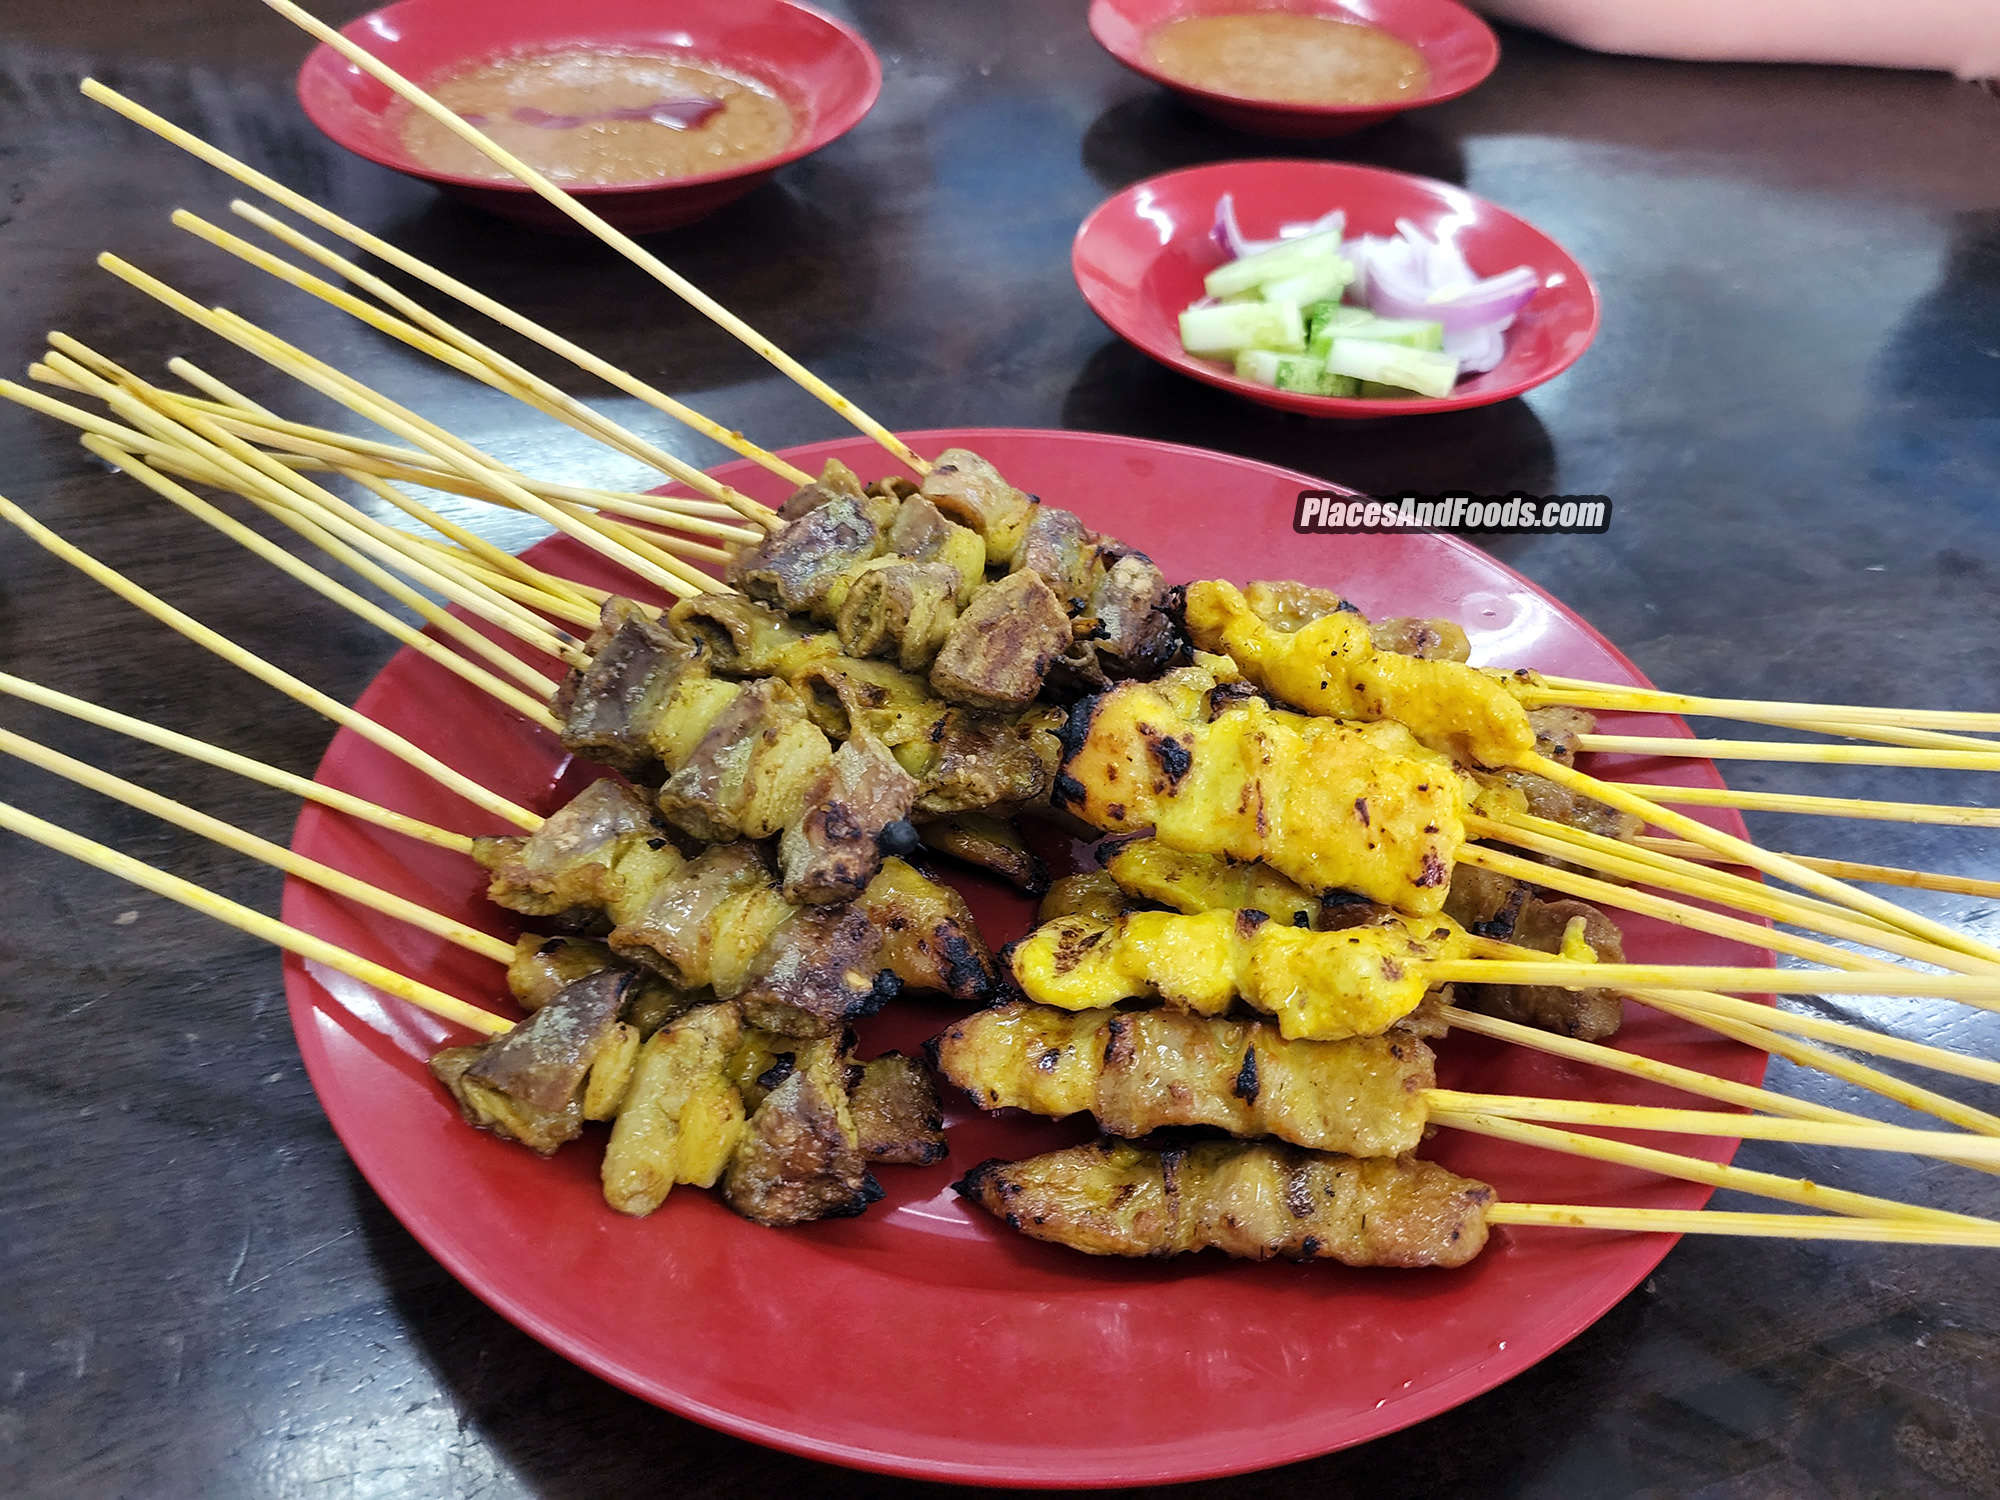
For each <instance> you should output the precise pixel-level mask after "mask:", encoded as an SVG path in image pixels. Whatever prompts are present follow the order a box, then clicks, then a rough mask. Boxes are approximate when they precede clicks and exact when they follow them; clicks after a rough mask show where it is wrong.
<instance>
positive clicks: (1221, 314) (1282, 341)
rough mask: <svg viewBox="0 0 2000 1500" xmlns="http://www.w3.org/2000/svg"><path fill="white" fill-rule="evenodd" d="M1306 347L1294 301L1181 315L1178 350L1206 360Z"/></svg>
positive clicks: (1223, 306) (1244, 304)
mask: <svg viewBox="0 0 2000 1500" xmlns="http://www.w3.org/2000/svg"><path fill="white" fill-rule="evenodd" d="M1305 346H1306V329H1305V324H1304V323H1303V322H1301V321H1300V319H1299V305H1298V303H1296V302H1225V303H1222V304H1221V305H1219V306H1216V307H1190V308H1189V309H1188V310H1187V311H1186V312H1184V313H1182V314H1181V347H1182V348H1183V349H1185V350H1187V352H1188V353H1190V354H1198V355H1201V356H1202V357H1203V358H1206V359H1234V358H1235V357H1236V356H1237V355H1238V354H1241V353H1242V352H1243V351H1244V350H1245V349H1275V350H1277V351H1278V352H1280V353H1291V354H1296V353H1298V352H1299V351H1300V350H1302V349H1304V348H1305Z"/></svg>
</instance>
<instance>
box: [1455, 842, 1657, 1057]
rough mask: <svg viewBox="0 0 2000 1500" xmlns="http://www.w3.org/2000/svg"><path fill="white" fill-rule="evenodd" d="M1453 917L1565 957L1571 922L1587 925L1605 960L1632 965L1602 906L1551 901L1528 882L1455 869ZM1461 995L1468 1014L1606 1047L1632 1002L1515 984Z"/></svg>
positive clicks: (1477, 987)
mask: <svg viewBox="0 0 2000 1500" xmlns="http://www.w3.org/2000/svg"><path fill="white" fill-rule="evenodd" d="M1445 911H1446V913H1447V914H1448V915H1450V916H1452V917H1455V918H1456V919H1457V920H1458V921H1459V922H1460V923H1461V924H1462V925H1463V926H1464V927H1465V928H1466V930H1467V931H1468V932H1473V933H1477V934H1478V935H1479V936H1481V937H1491V938H1497V939H1500V940H1501V941H1503V942H1512V943H1518V944H1519V945H1520V946H1522V947H1523V948H1532V949H1534V950H1536V951H1537V952H1540V953H1560V952H1561V951H1562V948H1563V937H1564V934H1565V933H1566V932H1567V931H1568V930H1569V925H1570V923H1571V922H1573V921H1578V920H1581V921H1582V923H1583V928H1582V936H1583V939H1584V941H1585V942H1587V943H1588V944H1589V945H1590V947H1591V951H1592V952H1594V953H1595V954H1596V955H1597V957H1598V960H1599V962H1602V963H1614V964H1615V963H1623V962H1624V961H1625V940H1624V935H1623V934H1622V933H1621V932H1620V931H1619V929H1618V924H1617V923H1616V922H1614V921H1613V920H1612V919H1611V918H1610V917H1609V916H1607V915H1606V914H1605V913H1604V912H1602V911H1600V910H1599V909H1598V908H1597V907H1595V906H1592V905H1590V904H1589V903H1587V902H1583V901H1574V900H1570V899H1568V898H1567V897H1558V898H1555V899H1548V898H1545V897H1543V896H1542V895H1540V894H1539V893H1537V892H1536V891H1535V890H1534V889H1533V888H1532V887H1530V886H1529V885H1527V884H1526V883H1525V882H1523V881H1519V880H1515V879H1513V878H1511V877H1510V876H1506V875H1498V874H1495V873H1494V872H1493V871H1491V870H1481V869H1478V868H1476V867H1475V866H1472V865H1460V866H1459V867H1458V868H1457V869H1456V870H1454V871H1453V872H1452V879H1451V898H1450V899H1449V900H1448V901H1447V902H1446V903H1445ZM1454 989H1455V990H1456V991H1457V994H1458V998H1459V1002H1460V1003H1461V1004H1463V1005H1464V1006H1465V1007H1466V1008H1467V1009H1468V1010H1476V1011H1479V1012H1481V1013H1483V1014H1485V1015H1489V1016H1498V1017H1499V1018H1500V1019H1501V1020H1503V1021H1514V1022H1518V1023H1519V1024H1520V1025H1523V1026H1533V1027H1535V1028H1537V1029H1538V1030H1541V1031H1553V1032H1556V1033H1558V1034H1560V1035H1563V1036H1573V1037H1576V1038H1578V1039H1579V1040H1581V1041H1586V1042H1596V1041H1602V1040H1603V1039H1604V1038H1606V1037H1608V1036H1610V1035H1612V1034H1613V1033H1615V1032H1616V1031H1617V1030H1618V1028H1619V1027H1620V1026H1621V1025H1623V1024H1624V1020H1625V1002H1624V998H1623V997H1622V996H1621V995H1620V994H1619V993H1618V992H1617V991H1616V990H1565V989H1556V988H1553V987H1550V986H1545V985H1513V984H1465V985H1456V986H1454Z"/></svg>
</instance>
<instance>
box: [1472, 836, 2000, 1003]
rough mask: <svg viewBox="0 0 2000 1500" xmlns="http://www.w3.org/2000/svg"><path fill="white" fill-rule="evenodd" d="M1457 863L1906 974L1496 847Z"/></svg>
mask: <svg viewBox="0 0 2000 1500" xmlns="http://www.w3.org/2000/svg"><path fill="white" fill-rule="evenodd" d="M1458 863H1460V864H1462V865H1470V866H1472V867H1473V868H1474V869H1479V870H1491V871H1492V872H1493V873H1495V874H1496V875H1506V876H1509V877H1510V878H1512V879H1515V880H1524V881H1528V882H1530V883H1532V884H1536V885H1543V886H1547V887H1549V888H1550V889H1552V890H1558V891H1561V892H1563V893H1564V894H1565V895H1570V896H1575V897H1577V898H1578V899H1579V900H1583V901H1589V902H1592V903H1595V904H1597V905H1601V906H1615V907H1618V908H1619V909H1621V910H1624V911H1630V912H1636V913H1638V914H1639V915H1640V916H1646V917H1652V918H1653V919H1654V920H1655V921H1660V922H1667V923H1671V924H1672V925H1673V926H1676V927H1685V928H1687V929H1688V930H1689V931H1692V932H1705V933H1707V934H1709V935H1710V936H1711V937H1721V938H1728V939H1730V940H1731V941H1733V942H1738V943H1743V944H1746V945H1748V946H1750V947H1755V948H1764V949H1768V950H1769V951H1770V952H1773V953H1783V954H1787V955H1789V956H1791V957H1793V958H1804V959H1811V960H1812V961H1814V962H1816V963H1822V964H1828V965H1831V966H1832V967H1834V968H1838V969H1846V970H1851V971H1855V972H1859V973H1868V974H1904V973H1908V972H1909V971H1908V970H1906V969H1903V968H1901V967H1899V966H1898V965H1896V964H1892V963H1890V962H1888V961H1887V960H1886V959H1876V958H1869V957H1868V956H1866V955H1865V954H1860V953H1851V952H1849V951H1848V950H1847V949H1845V948H1836V947H1834V946H1833V945H1832V944H1830V943H1821V942H1817V941H1815V940H1814V939H1812V938H1805V937H1798V936H1795V935H1793V934H1791V933H1788V932H1784V931H1780V930H1777V929H1773V928H1770V927H1765V926H1762V925H1760V924H1759V923H1756V922H1746V921H1744V920H1743V919H1742V918H1740V917H1729V916H1724V915H1722V914H1720V913H1718V912H1711V911H1707V910H1705V909H1704V908H1701V907H1697V906H1689V905H1687V904H1686V903H1685V902H1681V901H1673V900H1669V899H1667V898H1666V897H1664V896H1654V895H1649V894H1648V893H1646V892H1644V891H1639V890H1634V889H1632V888H1630V887H1628V886H1621V885H1613V884H1611V883H1610V882H1609V881H1604V880H1596V879H1593V878H1591V877H1590V876H1588V875H1578V874H1575V873H1574V872H1572V871H1569V870H1561V869H1556V868H1555V867H1553V866H1550V865H1542V864H1536V863H1535V862H1534V861H1533V860H1529V859H1521V858H1519V857H1517V856H1515V855H1511V854H1503V853H1501V852H1500V851H1499V850H1497V849H1481V848H1478V847H1476V846H1473V845H1467V846H1466V847H1465V848H1463V849H1461V850H1459V852H1458ZM1996 972H2000V971H1996Z"/></svg>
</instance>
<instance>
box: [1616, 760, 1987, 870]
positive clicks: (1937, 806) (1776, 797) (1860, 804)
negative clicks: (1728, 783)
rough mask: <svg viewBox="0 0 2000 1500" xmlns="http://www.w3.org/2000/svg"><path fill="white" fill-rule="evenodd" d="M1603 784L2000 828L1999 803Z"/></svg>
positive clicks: (1753, 804)
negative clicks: (1979, 804) (1963, 803)
mask: <svg viewBox="0 0 2000 1500" xmlns="http://www.w3.org/2000/svg"><path fill="white" fill-rule="evenodd" d="M1603 785H1605V786H1614V787H1617V788H1619V789H1620V790H1621V791H1624V792H1626V793H1629V794H1630V795H1632V796H1635V797H1639V798H1643V799H1644V800H1646V801H1648V802H1655V803H1666V804H1669V805H1678V806H1681V807H1729V808H1735V809H1736V810H1738V811H1739V812H1771V813H1799V814H1803V815H1805V816H1808V817H1820V818H1854V819H1857V820H1859V821H1862V822H1875V823H1929V824H1941V825H1945V826H1950V827H1959V828H2000V807H1959V806H1957V805H1955V804H1952V803H1948V802H1888V801H1880V800H1871V799H1868V798H1861V797H1822V796H1814V795H1809V794H1806V793H1799V792H1753V791H1744V790H1742V789H1740V788H1737V787H1720V786H1718V787H1710V786H1664V785H1656V784H1654V783H1651V782H1637V781H1613V780H1607V781H1605V782H1603ZM1698 847H1705V846H1698ZM1708 852H1709V854H1711V855H1713V854H1714V853H1715V852H1716V851H1714V850H1712V849H1711V850H1709V851H1708ZM1726 863H1730V864H1740V863H1742V861H1740V860H1734V859H1731V860H1727V861H1726Z"/></svg>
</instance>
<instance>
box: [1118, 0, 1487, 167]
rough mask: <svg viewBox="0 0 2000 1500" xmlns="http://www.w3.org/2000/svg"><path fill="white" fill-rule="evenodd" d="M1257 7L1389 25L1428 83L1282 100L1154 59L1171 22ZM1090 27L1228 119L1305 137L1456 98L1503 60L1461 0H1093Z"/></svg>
mask: <svg viewBox="0 0 2000 1500" xmlns="http://www.w3.org/2000/svg"><path fill="white" fill-rule="evenodd" d="M1251 11H1257V12H1266V11H1278V12H1282V13H1284V14H1288V15H1299V16H1325V17H1327V18H1328V19H1329V20H1335V21H1359V22H1360V23H1361V24H1363V25H1364V26H1373V27H1375V28H1377V29H1378V30H1381V31H1386V32H1388V33H1389V34H1390V35H1391V36H1393V37H1396V38H1397V39H1398V40H1400V41H1404V42H1408V43H1409V44H1410V45H1411V46H1412V47H1415V48H1416V49H1417V51H1419V52H1421V53H1422V54H1423V57H1424V62H1425V64H1426V65H1427V66H1428V67H1429V68H1430V74H1431V81H1430V87H1429V88H1427V89H1425V90H1424V92H1423V93H1421V94H1416V95H1412V96H1411V97H1410V98H1408V99H1402V100H1398V101H1397V102H1396V103H1394V104H1282V103H1279V102H1277V101H1275V100H1271V99H1253V98H1249V97H1247V96H1245V95H1242V94H1220V93H1216V92H1215V91H1213V90H1211V89H1202V88H1196V87H1194V86H1193V85H1192V84H1187V83H1183V82H1181V81H1180V80H1179V79H1176V78H1169V77H1167V76H1166V75H1165V74H1164V73H1162V72H1160V70H1159V68H1158V67H1157V66H1156V65H1155V64H1154V62H1153V58H1152V48H1151V45H1150V44H1151V42H1152V39H1153V33H1155V32H1156V31H1158V30H1159V29H1160V28H1161V27H1162V26H1165V25H1167V24H1168V23H1169V22H1171V21H1179V20H1184V19H1186V18H1187V17H1189V16H1217V15H1241V14H1244V13H1247V12H1251ZM1090 34H1091V35H1092V36H1094V37H1096V38H1097V41H1098V45H1100V46H1101V47H1103V48H1104V50H1105V51H1106V52H1109V53H1110V54H1111V55H1112V56H1113V57H1115V58H1117V59H1118V60H1119V61H1120V62H1122V63H1123V64H1125V66H1126V67H1128V68H1130V69H1132V71H1133V72H1135V73H1143V74H1145V75H1146V77H1148V78H1150V79H1152V80H1153V81H1154V82H1155V83H1159V84H1164V85H1165V86H1166V87H1167V88H1170V89H1172V90H1173V91H1174V92H1175V93H1177V94H1179V95H1180V96H1181V97H1182V98H1184V99H1186V100H1187V101H1188V103H1190V104H1192V105H1193V106H1194V107H1195V108H1196V109H1199V110H1202V111H1203V112H1204V113H1206V114H1209V115H1212V116H1213V117H1214V118H1216V119H1218V120H1220V121H1221V122H1222V123H1223V124H1225V125H1233V126H1234V127H1236V129H1238V130H1248V131H1252V132H1254V133H1256V134H1258V135H1282V136H1291V137H1294V138H1307V139H1317V138H1320V137H1324V136H1330V135H1345V134H1346V133H1347V132H1348V131H1350V130H1359V129H1360V128H1361V127H1362V126H1364V125H1373V124H1375V123H1376V122H1377V121H1378V120H1386V119H1388V118H1389V117H1390V116H1391V115H1399V114H1401V113H1402V112H1403V111H1404V110H1406V109H1420V108H1422V107H1423V106H1424V105H1426V104H1439V103H1442V102H1443V101H1444V100H1446V99H1456V98H1457V97H1458V96H1459V95H1460V94H1463V93H1465V92H1467V91H1468V90H1470V89H1475V88H1477V87H1479V85H1480V84H1481V83H1483V82H1485V81H1486V76H1487V75H1488V74H1489V73H1491V72H1492V71H1493V69H1494V67H1495V66H1496V65H1497V64H1498V63H1499V61H1500V42H1499V39H1498V38H1497V37H1495V36H1494V35H1493V28H1492V27H1490V26H1488V25H1487V24H1486V23H1485V22H1484V21H1482V20H1480V19H1479V17H1478V16H1476V15H1474V14H1473V13H1472V12H1471V11H1469V10H1467V9H1466V8H1465V7H1464V6H1463V5H1459V4H1457V3H1456V0H1091V6H1090Z"/></svg>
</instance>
